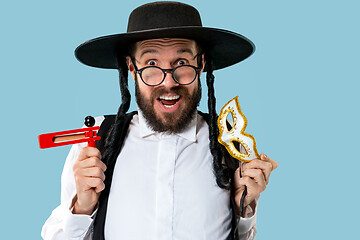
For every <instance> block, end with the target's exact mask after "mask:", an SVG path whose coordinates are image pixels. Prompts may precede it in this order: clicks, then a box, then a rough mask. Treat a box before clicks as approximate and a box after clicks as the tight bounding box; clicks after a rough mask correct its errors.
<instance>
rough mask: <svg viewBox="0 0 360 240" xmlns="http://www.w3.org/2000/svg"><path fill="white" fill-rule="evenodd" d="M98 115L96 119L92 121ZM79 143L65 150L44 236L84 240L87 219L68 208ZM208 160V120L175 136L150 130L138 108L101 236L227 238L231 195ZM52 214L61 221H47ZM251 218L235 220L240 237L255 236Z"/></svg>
mask: <svg viewBox="0 0 360 240" xmlns="http://www.w3.org/2000/svg"><path fill="white" fill-rule="evenodd" d="M103 119H104V118H103V117H100V118H96V125H99V124H101V122H102V121H103ZM83 146H84V145H81V144H79V145H74V147H73V148H76V149H73V148H72V150H71V151H70V154H69V156H68V159H67V161H66V164H65V167H64V172H63V176H62V204H61V205H60V206H59V207H58V208H59V209H60V210H58V211H57V209H55V210H54V212H53V214H52V215H51V217H50V218H49V219H48V221H47V222H46V223H45V225H44V227H43V231H42V235H43V237H46V238H45V239H53V238H51V237H53V236H59V238H54V239H64V238H60V237H61V236H62V237H64V236H66V237H67V238H69V239H84V237H85V239H91V235H92V234H91V233H92V218H91V217H89V216H85V215H73V214H71V213H70V211H69V210H68V208H69V206H70V205H71V199H72V198H73V196H74V195H75V194H76V189H75V183H74V182H72V183H71V181H74V177H73V176H72V175H73V173H72V165H73V163H74V162H75V161H76V159H77V156H78V153H79V152H80V150H81V148H82V147H83ZM212 162H213V158H212V155H211V153H210V151H209V134H208V125H207V124H206V122H205V121H204V120H203V118H202V117H201V116H200V115H196V117H195V118H194V119H193V121H192V123H191V124H190V126H189V127H188V128H187V129H186V130H185V131H183V132H182V133H179V134H172V135H168V134H160V133H157V132H154V131H152V130H151V129H150V128H149V127H148V126H147V124H146V122H145V119H144V118H143V116H142V114H141V112H139V114H138V115H135V116H134V117H133V119H132V121H131V123H130V126H129V131H128V135H127V137H126V140H125V141H124V146H123V148H122V150H121V153H120V154H119V156H118V159H117V162H116V165H115V168H114V175H113V179H112V185H111V189H110V194H109V200H108V208H107V214H106V222H105V239H107V240H113V239H126V240H128V239H149V240H162V239H163V240H170V239H174V240H184V239H189V240H190V239H191V240H193V239H197V240H202V239H204V240H205V239H206V240H211V239H213V240H221V239H226V237H227V236H228V235H229V232H230V230H231V208H230V200H229V198H230V194H229V192H228V191H226V190H223V189H221V188H219V187H218V186H217V184H216V179H215V176H214V173H213V166H212ZM53 215H54V216H53ZM54 218H56V219H58V220H59V222H60V223H58V224H56V221H55V224H54ZM255 219H256V215H254V216H253V217H250V218H241V220H240V226H239V229H240V233H241V234H242V235H243V237H244V238H243V239H252V238H253V237H254V235H255V232H256V226H255V224H256V220H255ZM56 225H57V226H56ZM88 230H89V231H88ZM53 232H55V233H53ZM47 236H49V238H48V237H47ZM70 237H71V238H70Z"/></svg>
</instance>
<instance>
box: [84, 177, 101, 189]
mask: <svg viewBox="0 0 360 240" xmlns="http://www.w3.org/2000/svg"><path fill="white" fill-rule="evenodd" d="M84 183H85V185H86V186H87V188H88V189H91V188H94V189H101V188H102V186H103V185H104V182H103V181H102V180H101V179H100V178H97V177H96V178H93V177H85V178H84ZM104 186H105V185H104Z"/></svg>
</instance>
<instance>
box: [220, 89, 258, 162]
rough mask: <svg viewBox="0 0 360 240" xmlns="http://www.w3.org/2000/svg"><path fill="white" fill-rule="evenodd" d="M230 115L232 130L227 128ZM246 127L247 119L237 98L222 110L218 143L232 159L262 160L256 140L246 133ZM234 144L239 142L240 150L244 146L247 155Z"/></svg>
mask: <svg viewBox="0 0 360 240" xmlns="http://www.w3.org/2000/svg"><path fill="white" fill-rule="evenodd" d="M229 114H231V115H232V118H233V120H234V122H233V125H232V127H231V129H230V130H229V129H228V127H227V117H228V115H229ZM246 125H247V120H246V117H245V115H244V114H243V113H242V112H241V109H240V105H239V100H238V96H236V97H234V98H233V99H231V100H230V101H229V102H228V103H227V104H225V106H224V107H223V108H222V109H221V112H220V116H219V118H218V126H219V131H220V133H219V137H218V141H219V143H221V144H222V145H224V146H225V147H226V149H227V150H228V152H229V153H230V155H231V156H232V157H234V158H236V159H238V160H240V161H244V162H250V161H251V160H253V159H254V158H259V159H260V156H259V154H258V152H257V149H256V142H255V138H254V137H253V136H252V135H250V134H248V133H245V132H244V131H245V128H246ZM234 142H238V143H239V144H240V149H241V146H242V149H244V150H245V152H246V153H242V152H240V151H239V150H238V149H237V148H236V147H235V146H234Z"/></svg>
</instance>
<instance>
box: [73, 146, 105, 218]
mask: <svg viewBox="0 0 360 240" xmlns="http://www.w3.org/2000/svg"><path fill="white" fill-rule="evenodd" d="M100 159H101V154H100V151H99V150H98V149H97V148H94V147H84V148H83V149H82V150H81V152H80V155H79V157H78V159H77V160H76V162H75V164H74V167H73V171H74V177H75V182H76V197H77V199H76V202H75V205H74V209H73V213H74V214H87V215H91V214H92V213H93V211H94V208H95V206H96V204H97V202H98V199H99V196H100V192H101V191H102V190H104V188H105V184H104V180H105V174H104V172H105V170H106V165H105V164H104V163H103V162H102V161H101V160H100Z"/></svg>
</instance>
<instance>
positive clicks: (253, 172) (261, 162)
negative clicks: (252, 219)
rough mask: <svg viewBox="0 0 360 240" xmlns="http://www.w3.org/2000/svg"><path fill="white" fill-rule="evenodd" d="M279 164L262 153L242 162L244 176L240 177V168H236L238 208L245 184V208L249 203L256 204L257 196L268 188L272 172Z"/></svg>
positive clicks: (235, 185)
mask: <svg viewBox="0 0 360 240" xmlns="http://www.w3.org/2000/svg"><path fill="white" fill-rule="evenodd" d="M277 166H278V163H277V162H276V161H274V160H272V159H270V158H269V157H268V156H266V155H265V154H263V153H262V154H261V155H260V159H258V158H256V159H253V160H252V161H250V162H247V163H243V164H242V172H241V175H242V178H240V175H239V169H240V168H238V169H236V171H235V173H234V174H235V175H234V182H235V183H234V190H235V203H236V206H237V209H239V208H240V199H241V196H242V194H243V192H244V190H245V186H247V194H246V197H245V199H244V209H245V207H246V206H248V205H250V206H255V202H254V200H255V198H256V197H257V196H259V195H260V193H262V192H263V191H264V190H265V189H266V185H267V184H268V183H269V178H270V173H271V172H272V171H273V170H274V169H275V168H277ZM244 212H245V211H244ZM238 214H239V213H238Z"/></svg>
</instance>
